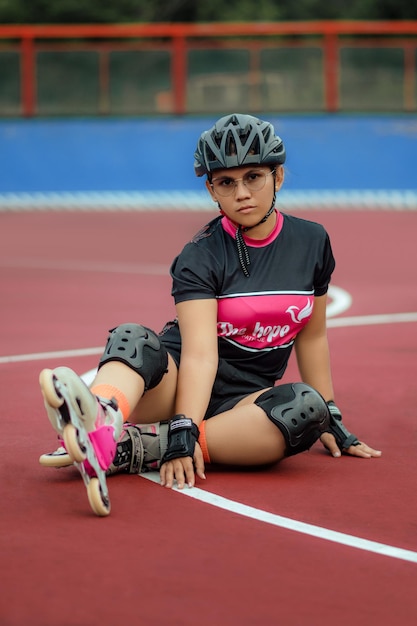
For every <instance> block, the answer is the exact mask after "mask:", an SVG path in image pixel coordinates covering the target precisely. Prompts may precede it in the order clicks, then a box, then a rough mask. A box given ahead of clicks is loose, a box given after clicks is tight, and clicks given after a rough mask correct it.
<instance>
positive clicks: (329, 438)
mask: <svg viewBox="0 0 417 626" xmlns="http://www.w3.org/2000/svg"><path fill="white" fill-rule="evenodd" d="M320 441H321V442H322V444H323V446H324V447H325V448H326V449H327V450H328V451H329V452H330V454H331V455H332V456H333V457H340V456H341V454H342V453H341V451H340V449H339V447H338V445H337V443H336V439H335V438H334V436H333V435H332V434H331V433H323V434H322V436H321V437H320ZM343 452H345V453H346V454H350V455H351V456H358V457H360V458H362V459H371V458H373V457H374V458H377V457H380V456H381V454H382V452H381V451H380V450H374V449H373V448H370V447H369V446H368V445H367V444H366V443H365V442H364V441H360V442H359V444H357V445H356V446H350V447H349V448H348V449H347V450H343Z"/></svg>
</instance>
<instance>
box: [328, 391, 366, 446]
mask: <svg viewBox="0 0 417 626" xmlns="http://www.w3.org/2000/svg"><path fill="white" fill-rule="evenodd" d="M327 406H328V409H329V413H330V428H329V432H330V433H332V435H333V436H334V438H335V439H336V443H337V445H338V446H339V448H340V449H341V450H347V449H348V448H350V446H358V445H359V444H360V441H359V439H358V438H357V437H356V435H353V434H352V433H350V432H349V431H348V429H347V428H346V426H345V425H344V424H343V422H342V414H341V412H340V410H339V408H338V407H337V406H336V405H335V403H334V402H333V400H330V401H329V402H327Z"/></svg>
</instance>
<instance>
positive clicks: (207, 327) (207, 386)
mask: <svg viewBox="0 0 417 626" xmlns="http://www.w3.org/2000/svg"><path fill="white" fill-rule="evenodd" d="M177 315H178V322H179V327H180V332H181V363H180V368H179V372H178V383H177V397H176V403H175V405H176V413H183V414H184V415H187V417H190V418H191V419H192V420H193V422H195V423H196V424H197V425H199V424H200V423H201V422H202V420H203V418H204V415H205V412H206V410H207V407H208V404H209V401H210V396H211V391H212V387H213V383H214V379H215V377H216V372H217V366H218V348H217V301H216V300H213V299H210V300H188V301H187V302H180V303H179V304H177Z"/></svg>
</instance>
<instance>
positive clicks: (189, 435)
mask: <svg viewBox="0 0 417 626" xmlns="http://www.w3.org/2000/svg"><path fill="white" fill-rule="evenodd" d="M199 435H200V431H199V430H198V427H197V425H196V424H194V422H193V421H192V420H191V419H190V418H189V417H185V415H175V416H174V417H173V418H172V419H171V420H170V421H169V423H168V447H167V451H166V452H165V454H164V456H163V457H162V459H161V465H163V464H164V463H166V462H167V461H172V460H173V459H179V458H182V457H186V456H190V457H191V458H193V457H194V449H195V443H196V441H198V437H199Z"/></svg>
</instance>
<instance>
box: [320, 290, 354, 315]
mask: <svg viewBox="0 0 417 626" xmlns="http://www.w3.org/2000/svg"><path fill="white" fill-rule="evenodd" d="M328 295H329V298H330V300H329V301H328V303H327V307H326V316H327V317H334V316H335V315H340V314H341V313H344V312H345V311H347V310H348V309H349V308H350V306H351V305H352V296H351V295H350V293H349V292H348V291H346V290H345V289H342V288H341V287H336V285H329V293H328Z"/></svg>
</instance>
